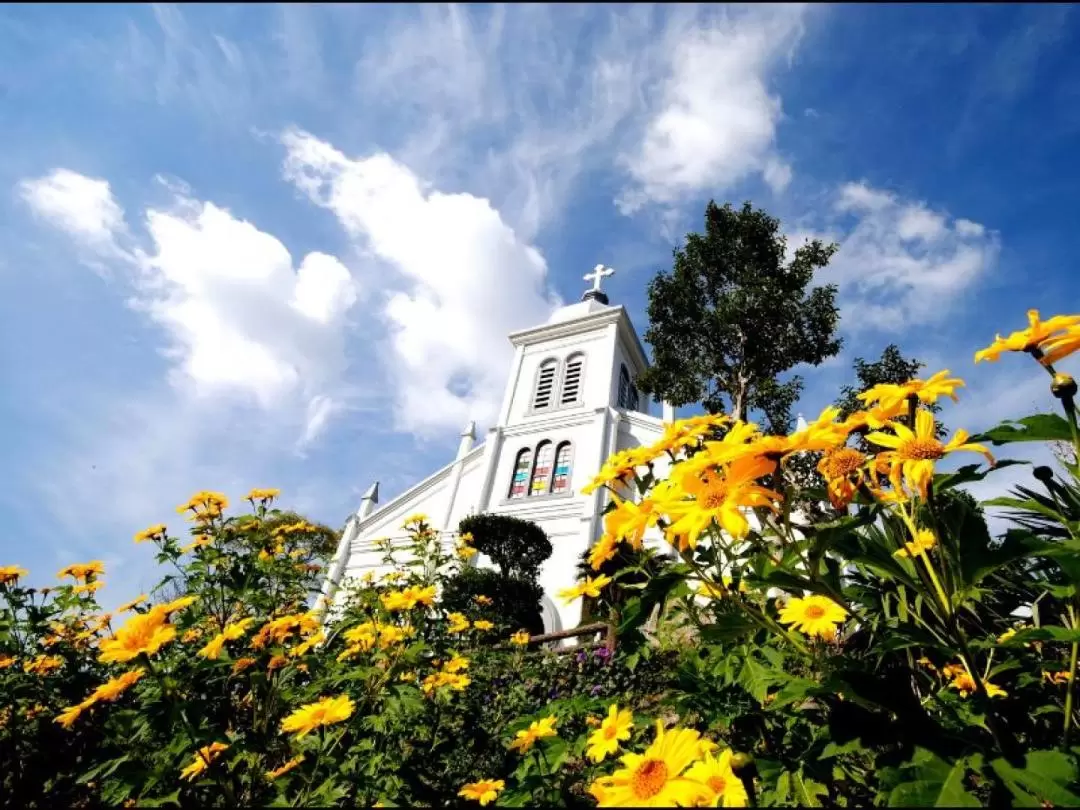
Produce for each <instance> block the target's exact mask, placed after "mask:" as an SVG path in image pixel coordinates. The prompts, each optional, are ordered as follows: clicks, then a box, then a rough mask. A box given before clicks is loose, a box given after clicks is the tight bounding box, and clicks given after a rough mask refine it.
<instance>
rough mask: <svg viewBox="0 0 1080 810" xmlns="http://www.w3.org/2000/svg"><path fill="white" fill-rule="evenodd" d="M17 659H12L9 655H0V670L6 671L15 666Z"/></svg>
mask: <svg viewBox="0 0 1080 810" xmlns="http://www.w3.org/2000/svg"><path fill="white" fill-rule="evenodd" d="M17 660H18V659H15V658H12V657H11V656H10V655H3V654H0V669H7V668H8V667H12V666H15V664H16V663H17Z"/></svg>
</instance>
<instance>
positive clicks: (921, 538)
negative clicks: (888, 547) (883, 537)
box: [894, 529, 937, 558]
mask: <svg viewBox="0 0 1080 810" xmlns="http://www.w3.org/2000/svg"><path fill="white" fill-rule="evenodd" d="M936 545H937V538H936V537H934V533H933V532H932V531H930V530H929V529H919V531H918V534H916V535H915V539H914V540H913V541H911V542H910V543H904V547H903V548H902V549H900V550H899V551H896V552H895V553H894V556H896V557H912V558H915V557H918V556H919V555H920V554H925V553H926V552H928V551H929V550H930V549H932V548H933V547H934V546H936Z"/></svg>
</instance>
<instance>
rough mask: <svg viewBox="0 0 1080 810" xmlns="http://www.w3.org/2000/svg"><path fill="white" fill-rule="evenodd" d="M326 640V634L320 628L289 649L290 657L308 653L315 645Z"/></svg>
mask: <svg viewBox="0 0 1080 810" xmlns="http://www.w3.org/2000/svg"><path fill="white" fill-rule="evenodd" d="M325 640H326V635H325V634H324V633H323V631H322V630H319V631H318V632H317V633H315V634H314V635H312V636H309V637H308V638H307V639H306V640H305V641H303V642H301V643H300V644H297V645H296V646H295V647H293V648H292V649H291V650H289V657H290V658H299V657H300V656H303V655H307V654H308V653H309V652H311V650H312V649H313V648H314V647H315V645H317V644H320V643H322V642H323V641H325Z"/></svg>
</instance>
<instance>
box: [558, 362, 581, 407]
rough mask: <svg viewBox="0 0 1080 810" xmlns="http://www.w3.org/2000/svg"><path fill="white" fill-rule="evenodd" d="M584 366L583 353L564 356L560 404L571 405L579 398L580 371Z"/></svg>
mask: <svg viewBox="0 0 1080 810" xmlns="http://www.w3.org/2000/svg"><path fill="white" fill-rule="evenodd" d="M584 368H585V355H583V354H572V355H570V356H569V357H568V358H566V366H565V368H564V369H563V380H562V389H561V391H560V392H559V404H560V405H573V404H574V403H575V402H577V401H578V400H579V399H581V386H582V383H583V382H584V380H582V372H583V371H584Z"/></svg>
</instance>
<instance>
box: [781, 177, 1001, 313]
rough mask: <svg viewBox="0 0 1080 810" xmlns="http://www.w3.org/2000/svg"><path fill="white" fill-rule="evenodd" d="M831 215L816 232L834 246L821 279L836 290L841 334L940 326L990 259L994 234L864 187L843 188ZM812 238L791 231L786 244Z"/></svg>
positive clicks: (995, 247)
mask: <svg viewBox="0 0 1080 810" xmlns="http://www.w3.org/2000/svg"><path fill="white" fill-rule="evenodd" d="M834 212H835V214H837V215H838V216H839V218H840V221H838V222H833V224H832V226H831V227H829V228H827V229H824V232H822V233H820V234H817V235H819V236H820V237H821V238H822V239H825V240H832V241H837V242H839V243H840V250H839V252H838V253H837V254H836V255H835V256H834V257H833V259H832V261H831V262H830V264H829V267H828V268H827V270H826V271H825V272H824V273H823V274H822V280H823V281H826V280H827V281H829V282H834V283H837V284H838V285H839V287H840V304H841V310H842V322H843V324H844V327H845V328H847V329H853V330H860V329H867V328H874V329H878V330H881V331H899V330H901V329H902V328H905V327H910V326H920V325H927V324H932V323H935V322H937V321H940V320H941V319H943V318H944V317H946V316H947V315H948V314H949V313H950V312H951V311H952V310H953V309H954V308H955V307H956V306H957V305H958V304H959V303H960V302H961V301H962V298H961V294H962V293H963V292H965V291H966V290H968V289H970V288H972V287H973V286H974V284H975V283H976V282H977V281H978V280H980V279H981V278H982V277H983V276H984V275H985V274H986V273H987V272H988V271H989V270H990V269H991V268H992V267H993V266H994V264H995V262H996V261H997V257H998V252H999V241H998V236H997V234H996V233H994V232H992V231H988V230H987V229H986V228H985V227H983V226H982V225H980V224H978V223H975V222H971V221H970V220H966V219H956V220H952V221H951V222H950V220H949V217H948V216H946V215H945V214H943V213H941V212H937V211H931V210H930V209H928V208H927V206H926V205H925V204H923V203H921V202H912V201H908V200H904V199H901V198H900V197H898V196H897V195H895V194H892V193H890V192H887V191H883V190H880V189H875V188H872V187H870V186H868V185H866V184H864V183H847V184H845V185H844V186H842V187H841V188H840V189H839V192H838V194H837V198H836V202H835V205H834ZM811 235H814V234H810V233H808V232H805V231H804V232H795V233H793V235H792V237H791V239H790V247H792V248H793V247H797V246H798V245H799V244H801V243H802V242H803V241H804V240H805V238H806V237H808V236H811Z"/></svg>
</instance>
